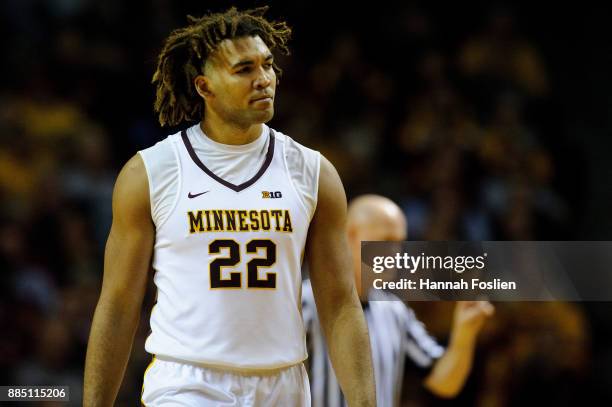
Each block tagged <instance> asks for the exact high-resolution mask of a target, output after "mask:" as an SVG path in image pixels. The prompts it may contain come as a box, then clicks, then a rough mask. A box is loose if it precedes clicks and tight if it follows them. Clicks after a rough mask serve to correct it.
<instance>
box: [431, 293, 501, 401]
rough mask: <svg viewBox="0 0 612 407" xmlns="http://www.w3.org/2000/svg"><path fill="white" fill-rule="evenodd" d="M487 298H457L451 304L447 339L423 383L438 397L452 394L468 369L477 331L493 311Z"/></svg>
mask: <svg viewBox="0 0 612 407" xmlns="http://www.w3.org/2000/svg"><path fill="white" fill-rule="evenodd" d="M493 311H494V310H493V306H492V305H491V304H490V303H489V302H487V301H460V302H458V303H457V305H456V306H455V312H454V318H453V330H452V332H451V340H450V343H449V346H448V348H447V349H446V352H445V353H444V355H443V356H442V357H441V358H440V359H438V360H437V361H436V363H435V365H434V366H433V369H432V370H431V373H429V375H428V376H427V377H426V378H425V382H424V385H425V387H426V388H427V389H428V390H429V391H431V392H432V393H433V394H435V395H436V396H438V397H442V398H452V397H455V396H456V395H457V394H459V392H460V391H461V389H462V388H463V385H464V384H465V381H466V379H467V377H468V375H469V374H470V371H471V370H472V361H473V359H474V349H475V348H476V340H477V337H478V332H479V331H480V329H481V328H482V325H483V324H484V322H485V320H486V319H487V317H489V316H491V315H492V314H493Z"/></svg>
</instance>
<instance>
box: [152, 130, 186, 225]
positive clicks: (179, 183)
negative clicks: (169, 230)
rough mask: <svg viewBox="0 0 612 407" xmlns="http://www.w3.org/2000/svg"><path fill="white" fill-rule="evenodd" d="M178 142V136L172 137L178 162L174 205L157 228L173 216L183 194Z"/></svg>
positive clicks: (173, 151)
mask: <svg viewBox="0 0 612 407" xmlns="http://www.w3.org/2000/svg"><path fill="white" fill-rule="evenodd" d="M176 144H177V142H176V138H174V137H173V138H172V140H171V142H170V145H171V147H172V153H173V154H174V161H175V162H176V172H177V175H176V176H177V185H176V193H175V195H174V199H173V201H172V205H170V208H168V212H167V213H166V217H165V218H163V219H161V220H160V222H159V225H157V229H158V230H159V229H161V227H162V226H164V224H165V223H166V221H167V220H168V219H169V218H170V216H172V213H173V212H174V209H176V206H177V205H178V202H179V197H180V196H181V192H182V189H183V177H182V166H181V159H180V155H179V152H178V148H177V145H176Z"/></svg>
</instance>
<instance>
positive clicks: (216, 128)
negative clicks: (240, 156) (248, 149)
mask: <svg viewBox="0 0 612 407" xmlns="http://www.w3.org/2000/svg"><path fill="white" fill-rule="evenodd" d="M200 128H201V129H202V131H203V132H204V134H206V136H207V137H208V138H210V139H211V140H213V141H216V142H217V143H221V144H231V145H241V144H248V143H251V142H253V141H255V140H256V139H257V137H259V136H260V135H261V132H262V124H261V123H257V124H251V125H248V126H240V125H236V124H234V123H228V122H224V121H222V120H219V119H218V118H216V120H215V119H214V118H212V117H210V118H207V119H204V120H202V121H201V122H200Z"/></svg>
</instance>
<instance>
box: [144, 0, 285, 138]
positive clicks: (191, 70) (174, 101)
mask: <svg viewBox="0 0 612 407" xmlns="http://www.w3.org/2000/svg"><path fill="white" fill-rule="evenodd" d="M267 10H268V7H267V6H265V7H258V8H255V9H250V10H245V11H238V10H237V9H236V8H235V7H232V8H230V9H229V10H227V11H225V12H223V13H214V14H208V15H205V16H203V17H200V18H195V17H192V16H187V19H188V21H189V25H188V26H187V27H184V28H179V29H177V30H175V31H173V32H172V33H171V34H170V36H169V37H168V38H167V39H166V42H165V44H164V47H163V49H162V51H161V53H160V54H159V57H158V60H157V69H156V70H155V73H154V74H153V80H152V83H153V84H154V85H155V86H156V97H155V104H154V109H155V112H156V113H157V114H158V119H159V123H160V124H161V125H162V126H165V125H169V126H176V125H178V124H180V123H181V122H183V121H195V120H200V119H201V118H202V115H203V111H204V109H203V107H204V101H203V100H202V98H201V97H200V95H198V93H197V92H196V89H195V86H194V83H193V80H194V78H195V77H196V76H198V75H201V74H202V73H203V69H204V64H205V63H206V59H207V58H208V57H209V56H210V55H211V53H212V52H213V51H215V49H216V48H217V46H218V45H219V43H220V42H221V41H223V40H225V39H232V38H238V37H245V36H255V35H259V37H261V39H262V40H263V41H264V42H265V43H266V45H267V46H268V48H270V50H273V49H275V48H278V49H280V51H281V52H282V53H283V54H285V55H288V54H289V48H288V47H287V42H288V41H289V38H290V36H291V28H289V26H288V25H287V23H285V22H284V21H281V22H277V21H268V20H266V19H265V18H264V17H263V14H264V13H265V12H266V11H267ZM274 69H275V70H276V71H277V72H279V74H280V73H282V72H281V70H280V69H278V67H277V66H276V65H274Z"/></svg>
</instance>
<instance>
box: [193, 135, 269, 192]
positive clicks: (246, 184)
mask: <svg viewBox="0 0 612 407" xmlns="http://www.w3.org/2000/svg"><path fill="white" fill-rule="evenodd" d="M181 138H182V139H183V143H184V144H185V147H186V148H187V152H188V153H189V156H190V157H191V159H192V160H193V162H194V163H195V164H196V165H197V166H198V167H200V168H201V169H202V171H204V172H205V173H206V175H208V176H209V177H211V178H212V179H214V180H215V181H217V182H218V183H220V184H222V185H225V186H226V187H228V188H230V189H232V190H234V191H236V192H240V191H242V190H243V189H246V188H248V187H250V186H251V185H253V184H254V183H255V182H256V181H257V180H258V179H259V178H261V176H262V175H263V174H264V172H266V170H267V169H268V167H269V166H270V163H271V162H272V157H274V139H275V137H274V131H273V130H272V129H270V142H269V143H268V152H267V153H266V159H265V161H264V163H263V165H262V166H261V168H260V169H259V171H257V174H255V175H254V176H253V178H251V179H250V180H248V181H246V182H243V183H242V184H240V185H234V184H232V183H231V182H228V181H226V180H224V179H223V178H221V177H218V176H216V175H215V174H214V173H213V172H212V171H211V170H209V169H208V167H206V166H205V165H204V163H203V162H202V161H200V159H199V158H198V156H197V154H196V153H195V151H194V150H193V146H192V145H191V142H190V141H189V137H187V131H186V130H183V131H182V132H181Z"/></svg>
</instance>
